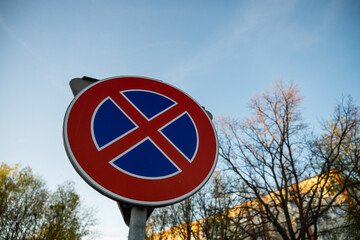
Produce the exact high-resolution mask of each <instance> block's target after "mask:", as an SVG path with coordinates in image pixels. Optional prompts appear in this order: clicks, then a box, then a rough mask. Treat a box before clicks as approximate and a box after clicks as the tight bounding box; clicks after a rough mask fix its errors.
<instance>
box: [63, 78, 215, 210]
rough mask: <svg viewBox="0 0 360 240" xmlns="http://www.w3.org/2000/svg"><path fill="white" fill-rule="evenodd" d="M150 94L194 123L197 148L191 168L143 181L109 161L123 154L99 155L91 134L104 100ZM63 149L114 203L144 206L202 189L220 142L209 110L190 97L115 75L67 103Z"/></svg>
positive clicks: (143, 80) (175, 199)
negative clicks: (164, 98) (123, 94)
mask: <svg viewBox="0 0 360 240" xmlns="http://www.w3.org/2000/svg"><path fill="white" fill-rule="evenodd" d="M134 89H136V90H148V91H153V92H157V93H160V94H162V95H164V96H167V97H169V98H170V99H172V100H174V101H175V102H177V103H178V104H182V105H184V106H185V110H186V111H187V112H188V114H189V115H190V116H191V118H192V119H193V121H194V123H195V125H196V128H197V131H198V137H199V146H198V149H197V152H196V156H195V157H194V159H193V161H192V162H191V164H189V165H188V166H189V167H186V168H185V169H181V170H182V171H181V172H180V173H178V174H176V175H174V176H171V177H169V178H165V179H140V178H136V177H133V176H130V175H127V174H125V173H123V172H121V171H119V170H118V169H116V168H114V167H113V166H112V165H111V164H110V163H109V161H111V160H112V159H114V158H115V157H116V156H118V155H119V154H121V152H116V151H113V150H112V151H106V148H105V149H103V150H101V151H99V150H98V149H97V148H96V146H95V144H94V142H93V139H92V136H91V119H92V115H93V113H94V111H95V109H96V107H97V106H98V105H99V103H100V102H101V101H103V100H104V99H105V98H107V97H108V96H110V95H113V94H120V93H119V92H120V91H124V90H134ZM64 143H65V144H64V145H65V149H66V151H67V153H68V156H69V159H70V161H71V162H72V164H73V166H74V167H75V169H76V170H77V172H78V173H79V174H80V175H81V176H82V177H83V178H84V180H85V181H87V182H88V183H89V184H90V185H91V186H92V187H94V188H95V189H96V190H98V191H99V192H101V193H103V194H105V195H106V196H108V197H111V198H113V199H115V200H119V201H124V202H128V203H132V204H140V205H146V206H160V205H168V204H172V203H175V202H178V201H181V200H183V199H185V198H187V197H189V196H190V195H192V194H193V193H195V192H196V191H197V190H198V189H200V188H201V186H202V185H203V184H205V182H206V181H207V180H208V179H209V177H210V176H211V174H212V172H213V170H214V168H215V165H216V162H217V151H218V146H217V138H216V133H215V130H214V127H213V125H212V123H211V120H210V119H209V118H208V116H207V115H206V113H205V111H204V110H203V109H202V107H201V106H199V105H198V104H197V103H196V102H195V101H194V100H193V99H192V98H190V97H189V96H188V95H187V94H185V93H183V92H182V91H180V90H178V89H177V88H175V87H173V86H170V85H168V84H165V83H163V82H160V81H157V80H153V79H147V78H139V77H116V78H110V79H107V80H103V81H99V82H97V83H95V84H92V85H91V86H89V87H88V88H87V89H85V90H84V91H82V92H81V93H79V94H78V95H77V96H76V97H75V98H74V100H73V101H72V102H71V104H70V105H69V108H68V109H67V112H66V115H65V119H64Z"/></svg>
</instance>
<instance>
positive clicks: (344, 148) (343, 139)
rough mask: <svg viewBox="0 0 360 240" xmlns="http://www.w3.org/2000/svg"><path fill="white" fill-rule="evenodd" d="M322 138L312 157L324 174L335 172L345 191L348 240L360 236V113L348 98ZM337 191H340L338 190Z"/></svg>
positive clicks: (318, 141) (325, 129)
mask: <svg viewBox="0 0 360 240" xmlns="http://www.w3.org/2000/svg"><path fill="white" fill-rule="evenodd" d="M323 131H324V133H323V135H322V136H321V137H320V138H318V139H316V140H315V141H314V144H313V146H314V148H313V154H314V156H316V164H318V166H319V168H320V169H321V172H327V171H329V170H328V169H332V172H333V173H336V174H337V181H338V182H339V183H340V184H339V186H338V188H341V189H342V188H345V190H344V195H345V198H344V203H345V204H344V205H343V206H342V209H343V210H344V211H345V212H346V217H347V223H348V225H347V226H345V228H343V229H342V231H343V232H345V233H346V234H347V238H348V239H358V237H359V236H360V230H359V227H358V226H359V225H360V112H359V108H358V107H357V106H356V105H355V104H354V103H353V101H352V98H351V97H348V98H347V99H346V100H345V99H343V100H342V101H341V102H339V103H338V104H337V105H336V107H335V111H334V114H333V117H332V119H331V120H329V121H326V122H324V124H323ZM335 190H338V189H335Z"/></svg>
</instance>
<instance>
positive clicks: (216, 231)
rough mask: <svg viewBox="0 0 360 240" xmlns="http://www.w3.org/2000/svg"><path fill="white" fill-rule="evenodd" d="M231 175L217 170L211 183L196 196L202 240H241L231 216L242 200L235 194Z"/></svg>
mask: <svg viewBox="0 0 360 240" xmlns="http://www.w3.org/2000/svg"><path fill="white" fill-rule="evenodd" d="M233 180H234V179H233V178H232V177H231V175H225V174H224V173H223V172H221V171H220V170H216V171H215V173H214V175H213V176H212V178H211V179H210V181H209V182H208V183H207V184H206V185H205V186H204V188H202V189H201V190H200V191H199V192H198V193H197V194H196V195H195V196H194V198H195V202H196V203H197V204H196V211H197V217H198V219H200V220H198V223H197V224H198V226H199V230H200V232H201V235H202V239H221V240H225V239H229V240H230V239H239V236H240V235H239V232H238V231H237V228H236V227H235V226H236V221H234V218H232V216H231V212H232V211H233V209H232V208H233V207H234V206H236V205H238V204H239V202H240V199H239V198H237V197H236V196H235V194H234V191H233V188H234V184H236V182H235V181H233Z"/></svg>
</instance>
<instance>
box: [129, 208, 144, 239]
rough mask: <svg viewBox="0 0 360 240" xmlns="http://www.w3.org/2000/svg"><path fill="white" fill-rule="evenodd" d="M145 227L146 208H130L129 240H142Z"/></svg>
mask: <svg viewBox="0 0 360 240" xmlns="http://www.w3.org/2000/svg"><path fill="white" fill-rule="evenodd" d="M145 226H146V208H144V207H135V206H134V207H132V208H131V216H130V229H129V238H128V239H129V240H144V239H145Z"/></svg>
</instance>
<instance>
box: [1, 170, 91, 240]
mask: <svg viewBox="0 0 360 240" xmlns="http://www.w3.org/2000/svg"><path fill="white" fill-rule="evenodd" d="M94 224H95V219H94V217H93V215H92V212H91V211H90V210H89V209H86V208H83V207H82V205H81V201H80V198H79V195H78V194H77V193H76V191H75V189H74V186H73V184H72V183H71V182H66V183H65V184H63V185H60V186H58V188H57V189H56V191H55V192H53V193H52V192H50V191H49V190H48V189H47V188H46V184H45V181H44V180H43V179H41V178H40V177H38V176H36V175H34V174H33V173H32V170H31V168H29V167H26V168H23V169H19V168H18V166H14V167H10V166H9V165H7V164H5V163H2V164H1V166H0V225H1V228H0V239H81V238H82V237H84V236H89V235H91V234H92V232H91V231H90V227H91V226H93V225H94Z"/></svg>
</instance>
